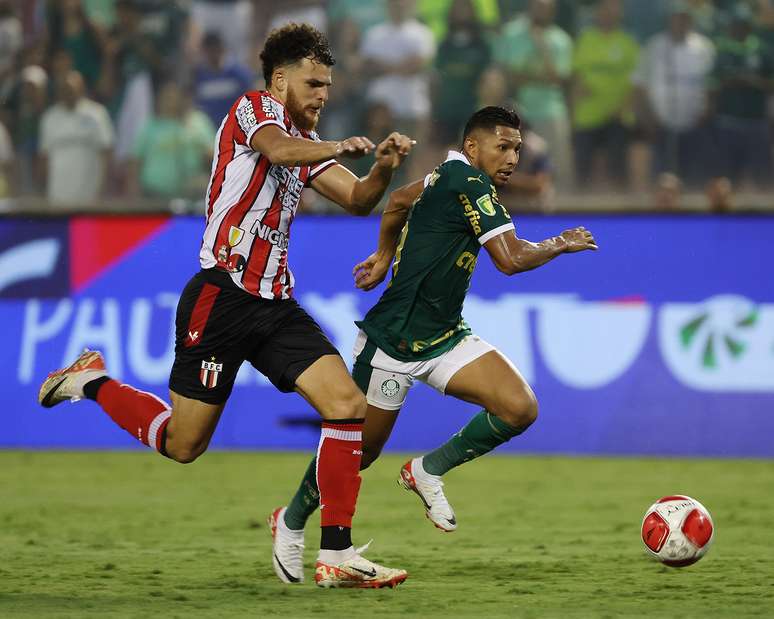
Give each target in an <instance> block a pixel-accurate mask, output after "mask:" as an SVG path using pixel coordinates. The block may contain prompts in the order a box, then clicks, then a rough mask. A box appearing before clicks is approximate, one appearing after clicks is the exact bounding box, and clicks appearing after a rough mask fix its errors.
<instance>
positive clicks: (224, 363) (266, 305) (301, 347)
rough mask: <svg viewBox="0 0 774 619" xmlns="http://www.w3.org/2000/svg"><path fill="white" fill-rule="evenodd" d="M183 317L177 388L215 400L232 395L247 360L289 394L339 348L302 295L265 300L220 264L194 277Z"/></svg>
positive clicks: (172, 381)
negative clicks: (243, 286) (303, 305)
mask: <svg viewBox="0 0 774 619" xmlns="http://www.w3.org/2000/svg"><path fill="white" fill-rule="evenodd" d="M175 324H176V329H175V363H174V365H173V366H172V373H171V375H170V377H169V388H170V389H171V390H172V391H174V392H175V393H178V394H180V395H182V396H185V397H187V398H192V399H194V400H200V401H202V402H207V403H208V404H222V403H224V402H225V401H226V400H227V399H228V396H229V395H230V394H231V389H232V388H233V386H234V380H235V379H236V375H237V372H238V371H239V367H240V366H241V365H242V362H243V361H249V362H250V363H251V364H252V365H253V367H254V368H255V369H256V370H258V371H259V372H261V373H262V374H263V375H264V376H266V377H267V378H268V379H269V380H270V381H271V382H272V384H274V386H275V387H277V389H279V390H280V391H283V392H286V393H287V392H290V391H293V390H294V388H295V386H296V379H297V378H298V377H299V376H300V375H301V373H302V372H303V371H304V370H306V369H307V368H308V367H309V366H310V365H312V364H313V363H314V362H315V361H317V359H319V358H320V357H322V356H324V355H338V354H339V352H338V351H337V350H336V348H335V347H334V346H333V344H331V342H330V340H328V338H327V337H326V336H325V334H324V333H323V332H322V329H320V327H319V325H318V324H317V323H316V322H315V321H314V319H313V318H312V317H311V316H310V315H309V314H307V313H306V312H305V311H304V310H303V309H302V308H301V306H300V305H299V304H298V303H297V302H296V301H295V299H286V300H280V301H272V300H269V299H261V298H259V297H256V296H254V295H251V294H249V293H247V292H245V291H244V290H242V289H240V288H238V287H237V286H236V285H235V284H234V283H233V282H232V281H231V278H230V277H229V275H228V274H227V273H224V272H223V271H218V270H216V269H207V270H202V271H199V273H197V274H196V275H194V276H193V278H191V280H190V281H189V282H188V284H187V285H186V287H185V289H184V290H183V294H182V295H181V296H180V301H179V302H178V305H177V316H176V318H175Z"/></svg>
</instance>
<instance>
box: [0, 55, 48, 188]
mask: <svg viewBox="0 0 774 619" xmlns="http://www.w3.org/2000/svg"><path fill="white" fill-rule="evenodd" d="M48 82H49V80H48V75H47V74H46V71H45V70H44V69H43V68H42V67H40V66H38V65H30V66H26V67H24V69H22V71H21V75H20V78H19V81H18V83H17V84H16V85H15V87H14V89H13V91H12V93H11V94H10V96H9V98H8V100H7V101H6V102H5V105H4V109H3V113H4V117H5V122H6V124H7V126H8V127H9V129H10V131H11V135H12V138H13V143H14V145H15V148H16V163H17V170H16V172H15V177H16V182H15V183H14V184H15V190H16V191H17V192H18V193H19V194H23V195H32V194H37V193H40V188H41V186H42V183H40V182H39V180H40V179H39V178H37V173H38V172H39V169H38V165H37V159H38V143H39V138H40V121H41V118H42V117H43V114H44V113H45V111H46V108H47V107H48Z"/></svg>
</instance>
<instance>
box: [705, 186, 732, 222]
mask: <svg viewBox="0 0 774 619" xmlns="http://www.w3.org/2000/svg"><path fill="white" fill-rule="evenodd" d="M704 195H705V196H706V198H707V206H708V207H709V210H710V211H712V212H713V213H728V212H729V211H732V210H734V186H733V185H732V184H731V181H730V180H729V179H727V178H713V179H712V180H711V181H710V182H709V183H707V188H706V189H705V191H704Z"/></svg>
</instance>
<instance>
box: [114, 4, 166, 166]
mask: <svg viewBox="0 0 774 619" xmlns="http://www.w3.org/2000/svg"><path fill="white" fill-rule="evenodd" d="M141 22H142V12H141V11H140V9H139V6H138V4H137V0H118V1H117V2H116V25H115V26H114V28H113V30H112V32H111V33H110V36H109V37H108V44H107V45H106V46H105V61H104V62H103V63H102V74H101V76H100V84H99V92H100V94H101V95H102V97H103V99H104V100H106V101H107V102H108V108H109V109H110V111H111V114H112V116H113V118H114V120H115V125H116V134H117V139H116V151H115V159H116V162H117V163H118V164H119V168H118V174H119V176H122V174H121V173H122V171H123V168H122V167H121V166H120V164H121V163H122V162H124V161H125V160H126V159H127V158H128V157H129V156H130V154H131V149H132V145H133V144H134V142H135V140H136V138H137V134H138V132H139V130H140V128H141V127H142V126H143V125H144V124H145V122H146V121H147V119H148V118H149V117H150V116H151V114H152V113H153V83H152V76H153V73H154V72H155V71H156V69H157V68H158V66H159V62H160V59H159V53H158V50H157V49H156V46H155V45H154V42H153V40H152V39H151V38H150V37H149V36H147V35H146V34H145V33H144V32H143V31H142V29H141ZM120 180H122V181H123V180H125V179H120Z"/></svg>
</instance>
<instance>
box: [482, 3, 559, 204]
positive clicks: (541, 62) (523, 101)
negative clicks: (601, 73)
mask: <svg viewBox="0 0 774 619" xmlns="http://www.w3.org/2000/svg"><path fill="white" fill-rule="evenodd" d="M555 15H556V1H555V0H530V3H529V13H528V15H527V16H524V17H519V18H517V19H515V20H513V21H511V22H509V23H507V24H505V26H503V31H502V34H501V36H500V38H499V40H498V42H497V45H496V58H497V60H498V62H499V63H500V64H501V65H502V66H503V67H504V68H505V69H506V70H507V71H508V75H509V81H510V84H511V88H512V89H513V90H515V95H516V97H515V98H516V101H517V103H518V106H519V112H520V113H521V114H522V116H523V117H524V118H525V119H526V121H527V122H528V123H529V124H530V126H532V127H533V129H534V130H535V131H536V132H537V133H538V135H540V136H541V137H543V138H544V139H545V140H546V142H547V143H548V148H549V151H550V153H551V158H552V159H553V161H554V163H555V166H556V180H557V184H558V186H559V188H560V189H569V188H570V187H571V186H572V185H573V176H574V174H573V161H572V146H571V127H570V118H569V109H568V104H567V97H566V92H565V91H566V88H567V86H568V80H569V78H570V74H571V72H572V53H573V52H572V49H573V43H572V39H570V37H569V35H568V34H567V33H566V32H565V31H564V30H562V29H561V28H559V26H557V25H556V24H554V17H555Z"/></svg>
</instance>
